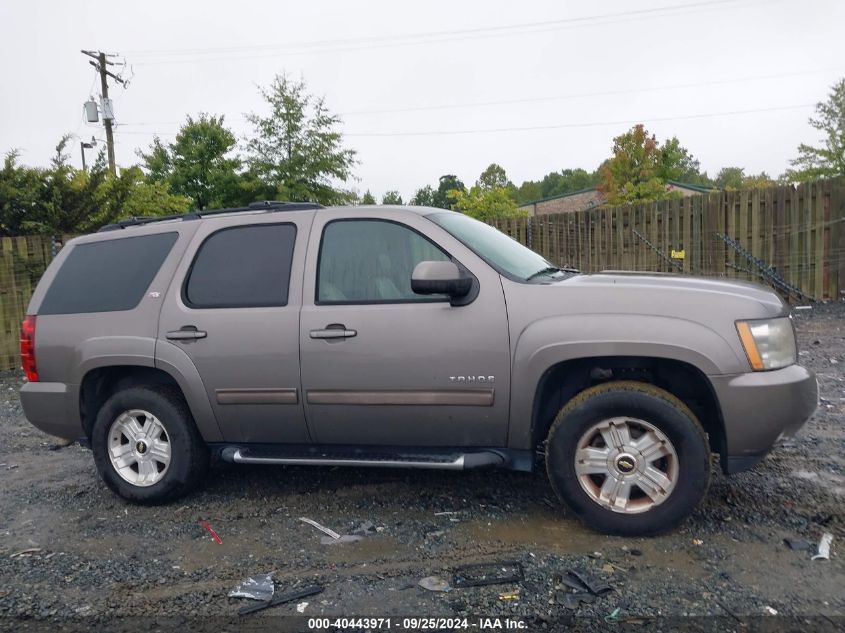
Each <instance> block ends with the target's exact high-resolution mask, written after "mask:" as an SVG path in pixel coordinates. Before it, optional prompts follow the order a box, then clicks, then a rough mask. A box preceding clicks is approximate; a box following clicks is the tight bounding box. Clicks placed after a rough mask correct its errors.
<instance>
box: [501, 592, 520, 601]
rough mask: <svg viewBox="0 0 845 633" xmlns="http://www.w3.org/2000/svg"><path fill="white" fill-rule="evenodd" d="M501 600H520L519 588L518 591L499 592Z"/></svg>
mask: <svg viewBox="0 0 845 633" xmlns="http://www.w3.org/2000/svg"><path fill="white" fill-rule="evenodd" d="M499 600H502V601H507V600H519V590H516V591H505V592H503V593H500V594H499Z"/></svg>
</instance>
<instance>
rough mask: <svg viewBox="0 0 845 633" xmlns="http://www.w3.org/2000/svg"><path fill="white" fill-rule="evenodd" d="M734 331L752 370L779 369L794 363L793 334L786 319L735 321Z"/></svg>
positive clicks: (789, 321)
mask: <svg viewBox="0 0 845 633" xmlns="http://www.w3.org/2000/svg"><path fill="white" fill-rule="evenodd" d="M736 330H737V332H739V339H740V340H741V341H742V346H743V347H744V348H745V354H746V356H748V362H749V363H751V367H752V369H754V371H764V370H767V369H780V368H781V367H787V366H788V365H792V364H793V363H795V362H797V360H798V358H797V350H796V348H795V332H794V330H793V329H792V320H791V319H790V318H789V317H781V318H777V319H760V320H755V321H737V322H736Z"/></svg>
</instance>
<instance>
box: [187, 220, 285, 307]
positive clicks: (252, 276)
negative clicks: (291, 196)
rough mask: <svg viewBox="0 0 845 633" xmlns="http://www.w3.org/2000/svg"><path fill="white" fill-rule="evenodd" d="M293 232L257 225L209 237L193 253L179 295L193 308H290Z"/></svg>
mask: <svg viewBox="0 0 845 633" xmlns="http://www.w3.org/2000/svg"><path fill="white" fill-rule="evenodd" d="M295 242H296V226H294V225H293V224H256V225H250V226H235V227H231V228H227V229H222V230H220V231H217V232H216V233H212V234H211V235H210V236H209V237H208V238H206V240H205V242H203V244H202V246H200V248H199V251H198V252H197V255H196V258H195V259H194V263H193V264H192V266H191V269H190V271H189V272H188V280H187V282H186V283H185V286H184V291H183V300H184V302H185V305H187V306H190V307H192V308H252V307H267V306H284V305H287V303H288V288H289V286H290V270H291V265H292V263H293V248H294V244H295Z"/></svg>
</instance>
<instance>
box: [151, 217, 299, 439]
mask: <svg viewBox="0 0 845 633" xmlns="http://www.w3.org/2000/svg"><path fill="white" fill-rule="evenodd" d="M313 215H314V214H313V212H312V211H290V212H278V213H268V214H266V215H264V214H262V215H257V214H256V215H253V214H246V215H245V216H244V217H237V218H233V217H228V218H226V219H225V223H224V222H223V221H222V220H223V219H222V218H213V219H211V218H210V219H206V220H202V225H201V226H200V228H199V229H198V231H197V233H196V235H195V236H194V238H193V241H192V243H191V247H190V248H189V249H188V251H187V254H186V256H185V258H183V260H182V262H181V263H180V265H179V268H178V269H177V271H176V275H175V276H174V280H173V282H172V283H171V285H170V288H169V289H168V290H167V293H168V296H167V298H166V301H165V303H164V306H163V308H162V312H161V318H160V327H159V335H158V336H159V340H158V345H160V346H162V345H168V346H173V347H176V348H178V349H179V350H181V351H182V352H183V353H184V354H186V355H187V356H188V357H190V359H191V361H192V362H193V363H194V365H195V366H196V368H197V370H198V371H199V374H200V376H201V378H202V382H203V386H204V389H205V391H206V393H207V395H208V398H209V401H210V402H211V406H212V409H213V411H214V415H215V417H216V418H217V423H218V425H219V427H220V430H221V432H222V434H223V437H224V439H225V440H226V441H244V442H289V443H307V442H309V441H310V437H309V434H308V430H307V428H306V424H305V417H304V412H303V406H302V399H301V397H300V390H299V308H300V305H301V296H302V266H303V261H304V250H305V247H306V240H307V237H308V231H309V227H310V223H311V220H312V218H313Z"/></svg>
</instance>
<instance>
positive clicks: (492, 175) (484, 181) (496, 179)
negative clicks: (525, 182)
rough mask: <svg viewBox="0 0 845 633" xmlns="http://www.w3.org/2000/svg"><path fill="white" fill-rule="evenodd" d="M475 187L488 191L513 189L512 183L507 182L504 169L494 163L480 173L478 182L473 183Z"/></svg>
mask: <svg viewBox="0 0 845 633" xmlns="http://www.w3.org/2000/svg"><path fill="white" fill-rule="evenodd" d="M475 186H476V187H480V188H481V189H484V190H488V191H489V190H490V189H497V188H500V189H508V188H510V187H513V183H512V182H511V181H510V180H508V175H507V173H506V172H505V168H504V167H502V166H501V165H497V164H496V163H490V165H489V166H488V167H487V169H485V170H484V171H483V172H481V175H480V176H479V177H478V180H476V181H475Z"/></svg>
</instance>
